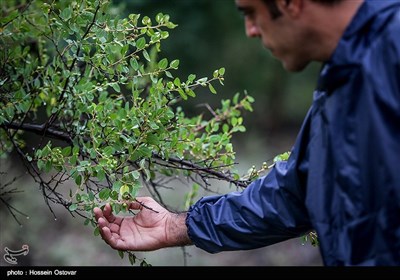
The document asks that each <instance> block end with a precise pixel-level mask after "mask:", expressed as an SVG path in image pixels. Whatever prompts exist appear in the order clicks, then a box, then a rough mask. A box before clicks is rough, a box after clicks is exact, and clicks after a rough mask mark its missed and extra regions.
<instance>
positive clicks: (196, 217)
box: [186, 162, 311, 253]
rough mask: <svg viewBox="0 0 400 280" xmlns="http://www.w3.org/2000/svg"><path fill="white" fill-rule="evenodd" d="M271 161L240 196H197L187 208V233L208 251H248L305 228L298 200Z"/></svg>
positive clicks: (283, 165)
mask: <svg viewBox="0 0 400 280" xmlns="http://www.w3.org/2000/svg"><path fill="white" fill-rule="evenodd" d="M288 165H289V164H288V163H287V162H277V163H276V164H275V166H274V168H273V169H272V170H271V171H270V172H269V173H268V175H266V176H265V177H262V178H260V179H258V180H256V181H254V182H253V183H252V184H250V185H249V186H248V187H247V188H246V189H244V191H242V192H232V193H228V194H226V195H222V196H209V197H203V198H201V199H200V200H199V201H197V202H196V204H194V205H192V206H191V207H190V209H189V212H188V216H187V219H186V225H187V227H188V235H189V237H190V239H191V240H192V242H193V243H194V244H195V245H196V246H197V247H199V248H201V249H203V250H205V251H207V252H209V253H217V252H220V251H232V250H246V249H254V248H259V247H263V246H267V245H270V244H274V243H277V242H280V241H284V240H287V239H289V238H293V237H297V236H301V235H302V234H305V233H306V232H307V231H309V230H310V229H311V226H310V222H309V220H308V214H307V211H306V209H305V206H304V198H303V196H304V195H303V194H302V193H301V191H299V188H298V186H297V185H298V184H297V182H295V181H296V180H294V179H293V178H292V176H291V175H290V174H288V169H289V168H288Z"/></svg>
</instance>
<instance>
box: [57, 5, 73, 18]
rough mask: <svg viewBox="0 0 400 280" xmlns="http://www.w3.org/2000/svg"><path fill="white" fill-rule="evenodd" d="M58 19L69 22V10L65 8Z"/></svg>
mask: <svg viewBox="0 0 400 280" xmlns="http://www.w3.org/2000/svg"><path fill="white" fill-rule="evenodd" d="M60 17H61V18H62V19H63V20H69V19H70V18H71V8H69V7H68V8H65V9H64V10H63V11H62V12H61V13H60Z"/></svg>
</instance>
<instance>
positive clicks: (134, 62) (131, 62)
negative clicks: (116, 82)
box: [130, 58, 139, 71]
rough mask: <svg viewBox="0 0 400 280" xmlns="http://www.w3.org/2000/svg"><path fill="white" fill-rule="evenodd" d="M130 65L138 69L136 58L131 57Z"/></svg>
mask: <svg viewBox="0 0 400 280" xmlns="http://www.w3.org/2000/svg"><path fill="white" fill-rule="evenodd" d="M130 64H131V67H132V68H133V70H135V71H137V70H138V69H139V63H138V61H137V60H136V58H132V59H131V61H130Z"/></svg>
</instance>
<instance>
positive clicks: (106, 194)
mask: <svg viewBox="0 0 400 280" xmlns="http://www.w3.org/2000/svg"><path fill="white" fill-rule="evenodd" d="M110 193H111V190H110V189H102V190H101V191H100V192H99V198H100V199H101V200H107V199H108V198H109V197H110Z"/></svg>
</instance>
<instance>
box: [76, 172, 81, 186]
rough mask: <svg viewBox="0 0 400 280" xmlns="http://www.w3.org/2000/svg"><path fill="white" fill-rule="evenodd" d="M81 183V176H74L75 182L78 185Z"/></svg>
mask: <svg viewBox="0 0 400 280" xmlns="http://www.w3.org/2000/svg"><path fill="white" fill-rule="evenodd" d="M81 183H82V176H81V175H78V176H76V177H75V184H77V185H78V186H80V185H81Z"/></svg>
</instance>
